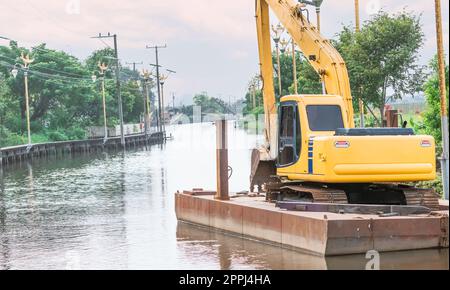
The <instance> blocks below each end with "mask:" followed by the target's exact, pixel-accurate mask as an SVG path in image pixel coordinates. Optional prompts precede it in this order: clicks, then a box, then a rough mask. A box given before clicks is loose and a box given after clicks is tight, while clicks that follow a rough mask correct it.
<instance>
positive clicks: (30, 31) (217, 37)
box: [0, 0, 449, 103]
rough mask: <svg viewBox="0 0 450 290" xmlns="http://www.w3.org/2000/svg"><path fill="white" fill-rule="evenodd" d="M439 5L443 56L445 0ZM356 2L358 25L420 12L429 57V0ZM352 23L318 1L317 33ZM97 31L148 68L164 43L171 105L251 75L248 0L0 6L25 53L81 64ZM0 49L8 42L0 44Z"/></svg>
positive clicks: (343, 6) (43, 1)
mask: <svg viewBox="0 0 450 290" xmlns="http://www.w3.org/2000/svg"><path fill="white" fill-rule="evenodd" d="M441 1H442V6H443V7H442V11H443V26H444V33H445V35H444V41H445V44H444V45H445V47H446V52H447V53H448V41H449V34H448V26H449V22H448V21H449V20H448V10H449V7H448V3H449V1H447V0H441ZM360 2H361V4H360V5H361V18H362V20H367V19H369V18H370V15H372V14H373V13H375V12H376V11H378V10H379V9H383V10H385V11H391V12H397V11H401V10H403V9H406V10H408V11H413V12H414V13H417V14H422V23H423V25H424V26H423V30H424V33H425V35H426V42H425V45H424V48H423V50H422V51H421V62H423V63H426V62H427V61H428V60H429V59H430V58H431V57H432V55H434V54H435V52H436V38H435V24H434V1H433V0H360ZM353 19H354V12H353V0H339V1H336V0H334V1H333V0H324V3H323V5H322V32H323V33H324V34H325V36H326V37H328V38H331V37H333V36H334V35H335V34H336V33H337V32H338V31H340V29H341V27H342V25H343V24H351V23H353V22H354V21H353ZM272 21H273V22H274V23H276V19H272ZM100 32H102V33H106V32H111V33H117V34H118V36H119V57H120V59H121V60H122V61H123V62H133V61H134V62H140V61H143V62H144V64H145V65H146V66H148V64H149V63H153V62H154V58H155V56H154V52H153V51H151V50H146V49H145V46H146V45H155V44H159V45H161V44H167V46H168V47H167V48H166V49H163V50H161V53H160V56H161V59H160V62H161V64H162V65H163V66H164V67H165V68H167V69H172V70H176V71H177V74H176V75H174V76H173V77H172V78H171V79H169V80H168V81H167V85H166V88H167V90H168V92H173V93H175V94H176V96H177V102H183V103H188V102H190V100H191V99H192V95H193V94H195V93H197V92H201V91H207V92H209V93H210V94H212V95H214V96H221V97H222V98H224V99H225V100H227V99H228V98H229V97H231V99H233V98H240V97H242V96H243V94H244V92H245V89H246V85H247V83H248V80H249V78H250V76H251V75H253V74H255V73H257V71H258V66H257V64H258V55H257V43H256V33H255V23H254V0H228V1H224V0H133V1H123V0H120V1H119V0H108V1H107V0H0V36H6V37H9V38H11V39H15V40H17V41H19V44H20V45H23V46H26V47H30V46H34V45H36V44H38V43H42V42H44V43H47V45H48V47H50V48H56V49H61V50H65V51H67V52H69V53H71V54H73V55H75V56H77V57H80V58H83V59H84V58H86V57H87V56H88V55H89V54H90V53H91V52H92V51H93V50H95V49H99V48H104V47H105V44H104V43H102V42H100V41H99V40H95V39H90V38H89V37H90V36H94V35H97V34H98V33H100ZM0 44H3V45H5V44H7V43H5V42H4V41H3V40H0ZM109 44H111V43H109ZM447 59H448V58H447Z"/></svg>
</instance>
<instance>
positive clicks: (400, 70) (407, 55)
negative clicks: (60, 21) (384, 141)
mask: <svg viewBox="0 0 450 290" xmlns="http://www.w3.org/2000/svg"><path fill="white" fill-rule="evenodd" d="M423 41H424V35H423V32H422V29H421V22H420V17H418V16H415V15H413V14H410V13H408V12H401V13H399V14H395V15H389V14H387V13H386V12H380V13H379V14H377V15H376V16H375V17H374V18H372V19H371V20H369V21H367V22H366V23H365V24H364V26H363V27H362V29H361V31H360V32H358V33H356V32H354V29H353V28H351V27H345V28H344V29H343V31H342V32H341V33H340V34H339V35H338V39H337V41H335V42H334V45H335V46H336V48H337V49H338V50H339V51H340V53H341V54H342V56H343V58H344V59H345V61H346V63H347V67H348V71H349V74H350V81H351V86H352V94H353V95H354V96H361V97H362V98H363V100H364V101H365V102H366V103H367V104H369V105H371V106H372V107H375V108H378V110H379V112H380V115H381V116H383V115H384V107H385V104H386V103H387V102H389V101H393V100H396V99H401V98H402V97H403V96H404V95H414V94H415V93H417V92H419V91H420V90H421V87H422V85H423V82H424V76H425V74H424V67H422V66H419V65H417V58H418V52H419V49H420V48H421V47H422V45H423ZM355 107H357V106H355ZM372 113H373V112H372ZM373 115H374V114H373ZM374 116H375V115H374Z"/></svg>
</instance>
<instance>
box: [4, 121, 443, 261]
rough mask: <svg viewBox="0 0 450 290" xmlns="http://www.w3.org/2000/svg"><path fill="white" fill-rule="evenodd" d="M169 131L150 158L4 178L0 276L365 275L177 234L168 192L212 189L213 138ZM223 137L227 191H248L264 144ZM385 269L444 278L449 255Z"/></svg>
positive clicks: (71, 163) (414, 257) (243, 136)
mask: <svg viewBox="0 0 450 290" xmlns="http://www.w3.org/2000/svg"><path fill="white" fill-rule="evenodd" d="M168 129H169V130H170V133H172V135H173V136H174V140H172V141H169V142H168V143H167V144H166V145H162V146H153V147H149V148H148V150H145V149H140V150H136V151H133V152H126V153H125V154H123V153H98V154H90V155H89V154H87V155H78V156H75V157H67V156H66V157H65V158H64V159H62V157H61V156H59V157H54V156H53V157H48V158H44V159H39V160H33V161H32V162H31V163H26V162H25V163H21V164H16V165H13V166H8V167H6V168H3V169H2V168H0V269H338V268H364V265H365V261H366V260H365V258H364V257H363V256H360V257H339V258H327V259H324V258H320V257H316V256H312V255H306V254H302V253H298V252H294V251H290V250H285V249H280V248H278V247H274V246H271V245H266V244H261V243H259V242H254V241H249V240H244V239H240V238H236V237H230V236H224V235H222V234H217V233H212V232H209V231H208V230H204V229H198V228H196V227H192V226H188V225H185V224H177V220H176V217H175V211H174V195H173V193H174V192H176V191H177V190H182V189H189V188H194V187H199V186H201V187H203V188H205V189H212V188H214V187H215V128H214V126H213V125H211V124H210V123H207V124H196V125H182V126H176V127H173V128H168ZM229 130H230V132H229V138H230V144H231V145H232V146H231V148H230V158H229V160H230V165H231V166H232V167H233V169H234V170H233V176H232V178H231V180H230V189H231V190H232V191H241V190H246V189H247V188H248V179H249V174H250V172H249V171H250V166H249V164H250V148H253V147H254V146H255V144H256V143H258V142H260V139H259V137H258V136H256V135H248V134H247V133H246V132H245V131H243V130H240V129H236V128H234V126H230V128H229ZM383 257H386V258H383ZM383 263H384V264H383ZM382 264H383V265H384V267H387V268H389V267H401V268H411V267H412V268H422V267H423V268H444V269H448V250H447V251H437V250H434V251H423V252H407V253H395V254H393V255H389V256H384V255H383V256H382Z"/></svg>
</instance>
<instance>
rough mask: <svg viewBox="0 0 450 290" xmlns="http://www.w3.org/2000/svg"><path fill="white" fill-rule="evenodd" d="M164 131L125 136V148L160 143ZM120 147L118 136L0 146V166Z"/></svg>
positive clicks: (163, 137) (162, 140)
mask: <svg viewBox="0 0 450 290" xmlns="http://www.w3.org/2000/svg"><path fill="white" fill-rule="evenodd" d="M165 138H166V137H165V132H154V133H151V134H132V135H127V136H125V149H127V150H128V149H130V148H137V147H139V146H147V145H153V144H160V143H162V142H164V141H165ZM121 148H122V144H121V139H120V137H111V138H108V140H107V141H106V142H104V139H103V138H96V139H86V140H74V141H63V142H48V143H40V144H33V145H32V146H31V147H29V146H28V145H20V146H12V147H5V148H0V166H3V165H8V164H13V163H16V162H23V161H26V160H29V159H33V158H41V157H48V156H51V155H55V156H58V155H61V156H64V155H72V154H80V153H82V154H84V153H93V152H101V151H104V150H106V151H110V150H118V149H121Z"/></svg>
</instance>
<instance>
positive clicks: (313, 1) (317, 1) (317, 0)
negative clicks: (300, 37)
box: [299, 0, 323, 32]
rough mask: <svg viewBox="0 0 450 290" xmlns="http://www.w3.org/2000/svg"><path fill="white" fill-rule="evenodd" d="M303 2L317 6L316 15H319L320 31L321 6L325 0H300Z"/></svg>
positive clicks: (318, 25)
mask: <svg viewBox="0 0 450 290" xmlns="http://www.w3.org/2000/svg"><path fill="white" fill-rule="evenodd" d="M299 2H300V3H302V4H307V5H311V6H315V7H316V16H317V31H319V32H320V6H321V5H322V2H323V0H311V1H308V0H299Z"/></svg>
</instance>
